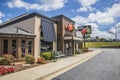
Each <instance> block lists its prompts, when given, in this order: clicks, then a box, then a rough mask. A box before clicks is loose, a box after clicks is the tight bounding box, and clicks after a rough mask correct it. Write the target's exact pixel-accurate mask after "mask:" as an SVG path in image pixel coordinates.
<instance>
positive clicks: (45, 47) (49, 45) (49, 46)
mask: <svg viewBox="0 0 120 80" xmlns="http://www.w3.org/2000/svg"><path fill="white" fill-rule="evenodd" d="M52 49H53V43H52V42H46V41H43V40H41V51H42V52H43V51H50V50H52Z"/></svg>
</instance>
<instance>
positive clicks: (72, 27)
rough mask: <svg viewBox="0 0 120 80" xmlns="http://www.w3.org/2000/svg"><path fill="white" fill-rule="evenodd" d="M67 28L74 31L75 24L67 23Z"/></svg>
mask: <svg viewBox="0 0 120 80" xmlns="http://www.w3.org/2000/svg"><path fill="white" fill-rule="evenodd" d="M65 29H66V30H67V31H70V32H71V31H73V30H74V26H73V24H67V25H65Z"/></svg>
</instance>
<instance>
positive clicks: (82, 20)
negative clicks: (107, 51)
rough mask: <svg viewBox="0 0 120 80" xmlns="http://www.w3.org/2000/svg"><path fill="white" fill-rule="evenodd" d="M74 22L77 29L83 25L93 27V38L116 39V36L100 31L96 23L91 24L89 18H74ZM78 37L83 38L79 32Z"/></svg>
mask: <svg viewBox="0 0 120 80" xmlns="http://www.w3.org/2000/svg"><path fill="white" fill-rule="evenodd" d="M72 20H73V21H75V22H76V27H78V26H82V25H91V26H92V34H91V37H93V38H95V37H96V36H99V37H100V38H105V39H110V38H111V39H114V35H113V34H110V33H108V32H107V31H100V30H99V27H100V26H98V25H97V24H96V23H94V22H91V21H90V20H89V19H88V18H84V17H81V16H76V17H74V18H72ZM77 35H78V36H81V34H80V33H79V32H77Z"/></svg>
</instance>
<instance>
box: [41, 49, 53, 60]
mask: <svg viewBox="0 0 120 80" xmlns="http://www.w3.org/2000/svg"><path fill="white" fill-rule="evenodd" d="M51 56H52V53H51V51H48V52H42V57H44V58H45V59H46V60H50V59H51Z"/></svg>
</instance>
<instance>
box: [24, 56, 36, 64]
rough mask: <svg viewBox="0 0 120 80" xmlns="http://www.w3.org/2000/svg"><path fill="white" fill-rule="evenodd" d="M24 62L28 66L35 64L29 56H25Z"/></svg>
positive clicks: (33, 59)
mask: <svg viewBox="0 0 120 80" xmlns="http://www.w3.org/2000/svg"><path fill="white" fill-rule="evenodd" d="M25 62H26V63H28V64H33V63H34V62H35V58H34V57H33V56H31V55H27V56H26V57H25Z"/></svg>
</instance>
